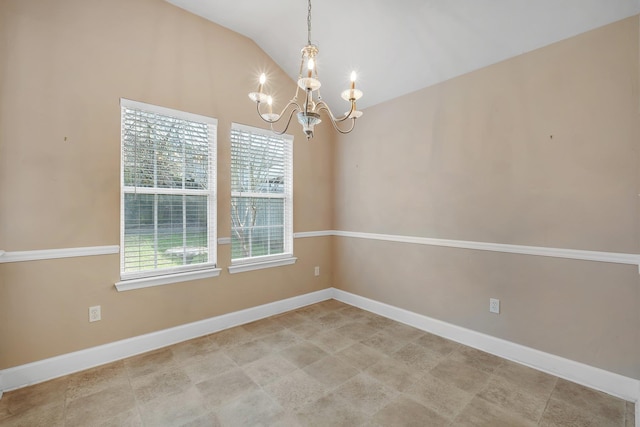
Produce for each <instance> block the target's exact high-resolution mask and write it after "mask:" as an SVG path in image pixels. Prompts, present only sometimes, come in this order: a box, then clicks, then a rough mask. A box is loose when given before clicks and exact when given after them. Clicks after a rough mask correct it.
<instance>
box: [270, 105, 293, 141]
mask: <svg viewBox="0 0 640 427" xmlns="http://www.w3.org/2000/svg"><path fill="white" fill-rule="evenodd" d="M296 105H297V104H296ZM296 111H298V108H294V109H293V110H291V114H289V119H288V120H287V126H285V128H284V129H283V130H282V132H278V131H277V130H275V129H274V128H273V124H274V123H275V122H271V123H270V127H271V132H273V133H275V134H276V135H282V134H284V133H285V132H286V131H287V129H289V125H290V124H291V119H292V118H293V115H294V113H295V112H296ZM283 112H284V111H283ZM278 120H279V119H278ZM278 120H276V122H277V121H278Z"/></svg>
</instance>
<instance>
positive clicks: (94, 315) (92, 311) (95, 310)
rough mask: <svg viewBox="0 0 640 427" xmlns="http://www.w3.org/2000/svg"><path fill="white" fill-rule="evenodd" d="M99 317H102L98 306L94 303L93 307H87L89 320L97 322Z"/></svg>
mask: <svg viewBox="0 0 640 427" xmlns="http://www.w3.org/2000/svg"><path fill="white" fill-rule="evenodd" d="M100 319H102V313H101V312H100V306H99V305H94V306H93V307H89V322H97V321H98V320H100Z"/></svg>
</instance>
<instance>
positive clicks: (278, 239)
mask: <svg viewBox="0 0 640 427" xmlns="http://www.w3.org/2000/svg"><path fill="white" fill-rule="evenodd" d="M292 180H293V137H292V136H290V135H274V134H273V132H270V131H267V130H263V129H258V128H253V127H249V126H244V125H239V124H236V123H234V124H232V126H231V260H232V263H234V264H238V263H245V262H260V261H263V260H269V259H277V258H284V257H291V256H292V255H293V184H292Z"/></svg>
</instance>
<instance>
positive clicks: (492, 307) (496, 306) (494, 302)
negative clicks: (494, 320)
mask: <svg viewBox="0 0 640 427" xmlns="http://www.w3.org/2000/svg"><path fill="white" fill-rule="evenodd" d="M489 311H490V312H491V313H495V314H500V300H499V299H496V298H489Z"/></svg>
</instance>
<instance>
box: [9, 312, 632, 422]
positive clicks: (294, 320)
mask: <svg viewBox="0 0 640 427" xmlns="http://www.w3.org/2000/svg"><path fill="white" fill-rule="evenodd" d="M0 425H2V426H47V427H48V426H259V425H264V426H340V425H343V426H360V425H366V426H404V425H407V426H408V425H415V426H441V425H442V426H535V425H540V426H598V427H601V426H627V427H629V426H634V406H633V404H632V403H630V402H625V401H624V400H620V399H617V398H614V397H611V396H609V395H606V394H604V393H600V392H597V391H594V390H591V389H588V388H585V387H582V386H579V385H576V384H573V383H571V382H568V381H565V380H562V379H559V378H556V377H553V376H550V375H547V374H544V373H541V372H538V371H535V370H533V369H530V368H527V367H524V366H521V365H518V364H515V363H512V362H509V361H506V360H503V359H501V358H498V357H495V356H492V355H490V354H487V353H483V352H481V351H478V350H475V349H472V348H469V347H465V346H462V345H460V344H457V343H454V342H452V341H448V340H445V339H443V338H440V337H437V336H435V335H431V334H428V333H425V332H422V331H419V330H417V329H414V328H411V327H408V326H406V325H403V324H400V323H397V322H394V321H391V320H389V319H385V318H383V317H380V316H377V315H374V314H371V313H368V312H366V311H362V310H360V309H357V308H354V307H350V306H348V305H345V304H342V303H340V302H337V301H335V300H330V301H325V302H322V303H319V304H314V305H311V306H308V307H305V308H302V309H299V310H295V311H292V312H289V313H285V314H282V315H279V316H274V317H271V318H268V319H264V320H260V321H258V322H254V323H251V324H247V325H244V326H240V327H236V328H233V329H229V330H226V331H222V332H219V333H216V334H212V335H208V336H205V337H202V338H198V339H195V340H191V341H188V342H184V343H181V344H176V345H174V346H171V347H167V348H164V349H160V350H156V351H153V352H150V353H146V354H142V355H140V356H136V357H132V358H129V359H125V360H123V361H119V362H115V363H112V364H109V365H106V366H102V367H98V368H95V369H91V370H88V371H84V372H80V373H77V374H73V375H69V376H66V377H63V378H59V379H55V380H52V381H49V382H46V383H42V384H38V385H35V386H31V387H27V388H23V389H20V390H15V391H12V392H8V393H5V395H4V397H3V398H2V399H1V400H0Z"/></svg>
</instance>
